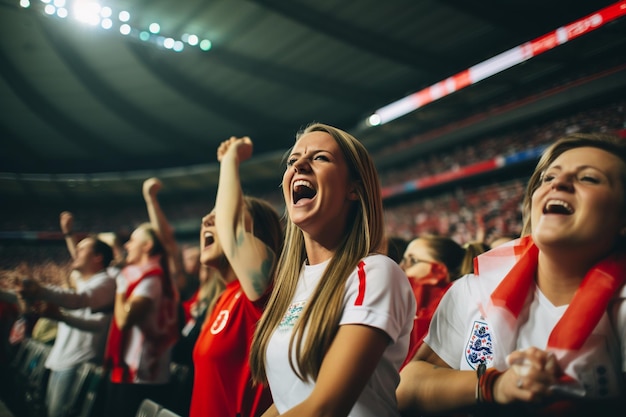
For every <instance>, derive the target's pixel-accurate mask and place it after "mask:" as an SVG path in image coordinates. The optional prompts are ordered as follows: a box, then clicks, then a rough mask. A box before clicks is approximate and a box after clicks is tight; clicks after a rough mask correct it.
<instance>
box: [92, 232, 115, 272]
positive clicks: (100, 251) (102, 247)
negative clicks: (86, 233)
mask: <svg viewBox="0 0 626 417" xmlns="http://www.w3.org/2000/svg"><path fill="white" fill-rule="evenodd" d="M90 237H91V238H92V239H93V241H94V243H93V253H94V254H95V255H100V256H102V267H103V268H106V267H108V266H109V264H110V263H111V261H112V260H113V249H112V248H111V246H109V245H108V244H107V243H105V242H104V241H102V240H100V239H98V238H97V237H96V236H90Z"/></svg>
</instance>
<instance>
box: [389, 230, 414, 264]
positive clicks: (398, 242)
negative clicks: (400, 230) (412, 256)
mask: <svg viewBox="0 0 626 417" xmlns="http://www.w3.org/2000/svg"><path fill="white" fill-rule="evenodd" d="M408 245H409V242H408V241H407V240H406V239H404V238H403V237H400V236H391V237H389V238H387V256H388V257H390V258H391V259H393V260H394V261H396V263H398V264H399V263H400V262H401V261H402V256H403V255H404V251H405V250H406V247H407V246H408Z"/></svg>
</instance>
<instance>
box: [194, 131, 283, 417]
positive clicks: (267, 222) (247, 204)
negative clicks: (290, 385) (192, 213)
mask: <svg viewBox="0 0 626 417" xmlns="http://www.w3.org/2000/svg"><path fill="white" fill-rule="evenodd" d="M251 156H252V141H251V140H250V138H248V137H244V138H235V137H231V138H230V139H228V140H226V141H224V142H222V144H221V145H220V146H219V148H218V150H217V159H218V161H220V177H219V184H218V189H217V196H216V200H215V209H214V210H213V211H212V212H210V213H209V214H208V215H206V216H204V218H203V219H202V228H201V231H200V247H201V255H200V260H201V262H202V264H203V265H204V266H206V267H210V268H215V269H216V270H217V271H218V274H217V275H218V277H219V279H221V280H223V283H224V285H225V288H224V290H223V293H222V295H221V296H220V298H219V299H218V300H217V302H216V304H215V307H214V308H212V310H211V311H210V312H209V313H208V314H207V318H206V320H205V324H204V326H203V328H202V330H201V331H200V335H199V336H198V340H197V342H196V345H195V348H194V351H193V362H194V383H193V394H192V398H191V409H190V413H189V415H190V416H192V417H204V416H208V415H214V416H237V415H241V416H249V417H258V416H261V414H262V413H263V412H264V411H265V410H266V409H267V408H268V407H269V406H270V404H271V403H272V397H271V393H270V391H269V389H268V388H267V387H264V386H263V385H256V386H255V385H254V384H253V383H252V377H251V373H250V364H249V362H248V359H249V352H250V342H251V340H252V335H253V333H254V329H255V326H256V324H257V322H258V321H259V318H260V317H261V314H262V313H263V309H264V308H265V305H266V302H267V299H268V297H269V294H270V291H271V289H272V286H273V275H274V265H275V264H276V259H277V257H278V256H279V255H280V249H281V245H282V241H283V232H282V227H281V224H280V218H279V216H278V213H276V211H275V210H274V209H273V208H272V206H271V205H270V204H269V203H267V202H265V201H264V200H260V199H256V198H252V197H246V196H244V195H243V192H242V190H241V183H240V179H239V165H240V164H241V163H242V162H244V161H245V160H247V159H248V158H250V157H251Z"/></svg>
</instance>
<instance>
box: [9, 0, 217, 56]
mask: <svg viewBox="0 0 626 417" xmlns="http://www.w3.org/2000/svg"><path fill="white" fill-rule="evenodd" d="M31 1H32V0H20V6H21V7H23V8H32V3H31ZM99 1H104V0H69V1H68V0H39V3H40V4H39V7H38V8H35V9H36V10H38V11H39V12H41V11H42V10H43V12H44V13H45V14H47V15H50V16H54V15H56V16H57V17H59V18H61V19H64V18H66V17H67V16H68V15H69V14H70V13H71V15H72V17H74V18H75V19H76V20H78V21H79V22H82V23H87V24H89V25H91V26H100V27H101V28H102V29H105V30H109V29H111V28H113V27H114V26H115V27H117V22H118V21H119V22H120V23H121V24H120V26H119V31H120V33H121V34H122V35H125V36H128V35H130V36H131V37H134V38H138V39H139V40H141V41H143V42H150V43H151V44H153V45H156V46H159V47H163V48H165V49H168V50H173V51H175V52H181V51H183V50H184V49H185V44H188V45H190V46H198V47H199V48H200V49H201V50H202V51H208V50H210V49H211V47H212V46H213V45H212V43H211V41H210V40H208V39H202V40H200V38H199V37H198V35H194V34H191V33H188V32H186V33H183V34H182V35H181V36H180V38H178V39H177V38H176V37H172V36H163V35H161V34H160V32H161V25H160V24H159V23H157V22H152V23H150V24H149V25H148V27H147V28H146V27H143V28H138V27H133V26H131V25H130V23H129V22H130V12H128V11H127V10H115V8H112V7H109V6H102V5H101V4H100V3H99ZM115 16H117V19H116V18H115Z"/></svg>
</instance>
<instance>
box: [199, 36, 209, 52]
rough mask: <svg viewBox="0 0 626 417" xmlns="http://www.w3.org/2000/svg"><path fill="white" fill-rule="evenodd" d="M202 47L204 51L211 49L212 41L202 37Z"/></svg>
mask: <svg viewBox="0 0 626 417" xmlns="http://www.w3.org/2000/svg"><path fill="white" fill-rule="evenodd" d="M200 49H202V50H203V51H208V50H209V49H211V41H210V40H208V39H202V41H201V42H200Z"/></svg>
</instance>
